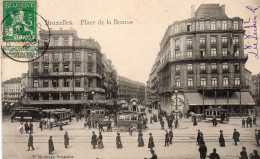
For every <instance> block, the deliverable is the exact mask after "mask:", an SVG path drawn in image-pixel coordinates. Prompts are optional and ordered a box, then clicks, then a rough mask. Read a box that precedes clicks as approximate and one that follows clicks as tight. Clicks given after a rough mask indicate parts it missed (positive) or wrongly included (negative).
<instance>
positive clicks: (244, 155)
mask: <svg viewBox="0 0 260 159" xmlns="http://www.w3.org/2000/svg"><path fill="white" fill-rule="evenodd" d="M249 157H250V159H260V156H259V155H258V151H257V150H254V151H253V153H250V154H249ZM249 157H248V155H247V152H246V147H242V151H241V152H240V157H239V159H249Z"/></svg>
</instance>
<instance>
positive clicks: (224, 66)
mask: <svg viewBox="0 0 260 159" xmlns="http://www.w3.org/2000/svg"><path fill="white" fill-rule="evenodd" d="M210 65H211V69H212V70H217V63H211V64H210ZM187 66H188V71H192V70H193V64H187ZM180 68H181V66H180V65H176V66H175V71H176V72H180ZM222 69H223V70H228V69H229V65H228V63H223V64H222ZM234 69H235V71H240V64H239V63H234ZM200 70H201V71H206V63H200Z"/></svg>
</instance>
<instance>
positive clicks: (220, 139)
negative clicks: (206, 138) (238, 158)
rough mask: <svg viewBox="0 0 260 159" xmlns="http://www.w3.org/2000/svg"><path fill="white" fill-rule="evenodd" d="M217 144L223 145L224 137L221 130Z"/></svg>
mask: <svg viewBox="0 0 260 159" xmlns="http://www.w3.org/2000/svg"><path fill="white" fill-rule="evenodd" d="M219 145H220V146H221V147H225V139H224V135H223V130H220V136H219Z"/></svg>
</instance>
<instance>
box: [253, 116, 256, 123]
mask: <svg viewBox="0 0 260 159" xmlns="http://www.w3.org/2000/svg"><path fill="white" fill-rule="evenodd" d="M253 125H256V116H254V117H253Z"/></svg>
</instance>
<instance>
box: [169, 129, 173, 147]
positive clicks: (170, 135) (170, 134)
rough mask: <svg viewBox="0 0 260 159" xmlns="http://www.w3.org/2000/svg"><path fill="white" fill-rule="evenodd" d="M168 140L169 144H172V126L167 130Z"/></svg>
mask: <svg viewBox="0 0 260 159" xmlns="http://www.w3.org/2000/svg"><path fill="white" fill-rule="evenodd" d="M169 138H170V139H169V140H170V141H169V142H170V144H172V138H173V132H172V128H171V129H170V131H169Z"/></svg>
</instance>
